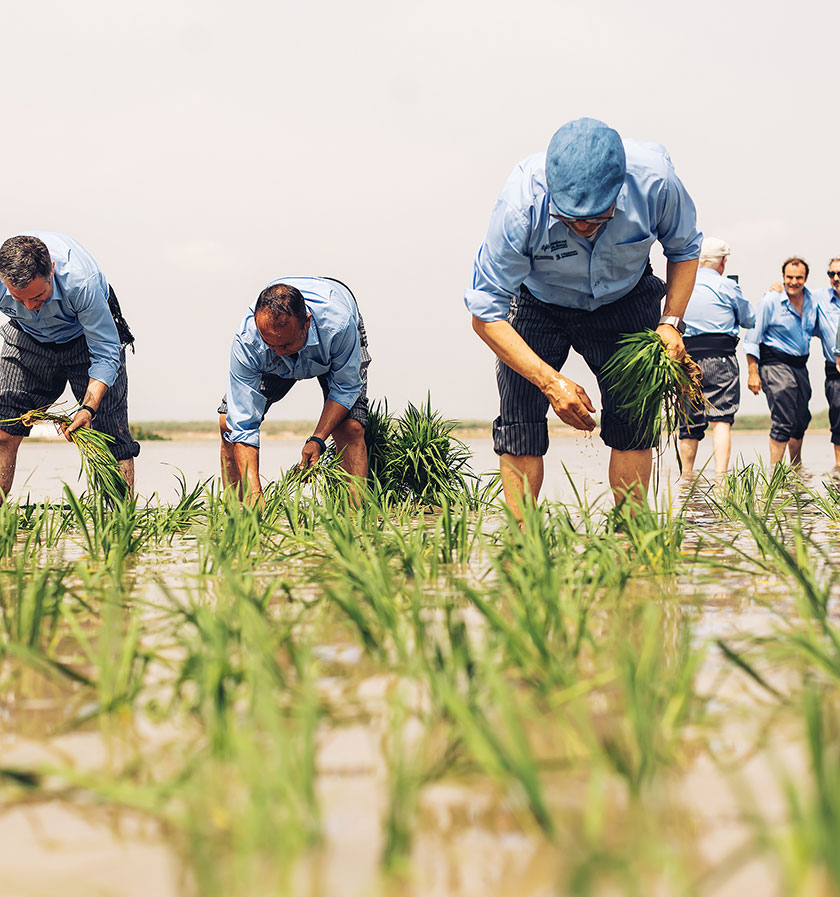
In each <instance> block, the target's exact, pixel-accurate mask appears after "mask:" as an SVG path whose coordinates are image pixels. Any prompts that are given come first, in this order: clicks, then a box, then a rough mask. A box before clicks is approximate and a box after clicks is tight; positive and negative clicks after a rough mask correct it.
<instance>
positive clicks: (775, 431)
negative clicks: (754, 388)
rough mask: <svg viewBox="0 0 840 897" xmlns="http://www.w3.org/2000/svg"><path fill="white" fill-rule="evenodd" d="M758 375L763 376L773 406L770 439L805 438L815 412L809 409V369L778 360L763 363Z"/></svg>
mask: <svg viewBox="0 0 840 897" xmlns="http://www.w3.org/2000/svg"><path fill="white" fill-rule="evenodd" d="M758 375H759V377H761V389H762V391H763V392H764V394H765V395H766V396H767V404H768V405H769V406H770V420H771V421H772V423H771V425H770V438H771V439H775V440H776V442H787V441H788V440H789V439H802V437H803V436H804V435H805V431H806V430H807V429H808V424H809V423H810V422H811V412H810V410H809V409H808V403H809V402H810V401H811V380H810V378H809V377H808V368H804V367H802V368H800V367H794V366H793V365H791V364H779V363H778V362H777V363H774V364H761V363H759V365H758Z"/></svg>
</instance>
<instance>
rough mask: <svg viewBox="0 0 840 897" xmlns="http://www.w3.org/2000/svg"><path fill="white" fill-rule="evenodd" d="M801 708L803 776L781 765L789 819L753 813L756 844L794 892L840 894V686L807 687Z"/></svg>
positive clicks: (784, 887) (797, 895)
mask: <svg viewBox="0 0 840 897" xmlns="http://www.w3.org/2000/svg"><path fill="white" fill-rule="evenodd" d="M799 710H800V712H801V715H802V722H803V724H804V729H805V751H806V754H807V758H808V769H807V773H806V775H805V781H803V780H802V776H801V775H795V774H793V773H792V772H791V771H790V770H789V768H788V767H787V766H786V765H783V764H781V763H779V764H777V766H778V783H779V785H780V787H781V791H782V793H783V795H784V803H785V810H786V812H785V819H784V822H783V824H782V825H780V824H779V821H778V819H776V818H773V819H768V818H766V815H765V814H763V813H761V812H760V811H757V810H754V811H752V812H750V813H749V814H748V815H749V818H750V820H751V822H752V825H753V828H754V830H755V834H756V841H757V846H758V848H759V849H760V850H762V851H764V852H765V853H766V854H767V855H768V856H769V857H770V858H771V860H772V861H774V862H775V863H776V864H777V865H778V867H779V869H780V872H781V877H782V884H781V892H782V893H784V894H789V895H791V897H813V895H826V897H829V895H833V894H838V893H840V852H838V850H837V844H838V843H840V712H838V691H837V689H836V688H832V689H830V690H826V689H820V688H816V687H814V686H811V687H808V688H807V689H806V691H805V693H804V695H803V698H802V701H801V704H800V706H799Z"/></svg>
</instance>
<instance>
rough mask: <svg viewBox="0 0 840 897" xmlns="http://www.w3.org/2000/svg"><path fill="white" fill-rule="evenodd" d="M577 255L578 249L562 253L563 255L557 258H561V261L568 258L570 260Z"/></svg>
mask: <svg viewBox="0 0 840 897" xmlns="http://www.w3.org/2000/svg"><path fill="white" fill-rule="evenodd" d="M577 254H578V251H577V249H572V250H570V251H569V252H561V253H560V254H559V255H558V256H557V258H559V259H567V258H569V256H571V255H577Z"/></svg>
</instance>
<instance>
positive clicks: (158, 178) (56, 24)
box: [0, 0, 840, 420]
mask: <svg viewBox="0 0 840 897" xmlns="http://www.w3.org/2000/svg"><path fill="white" fill-rule="evenodd" d="M837 34H840V4H838V3H837V2H836V0H835V2H807V0H806V2H802V3H799V4H796V5H792V4H790V3H782V2H779V0H775V2H774V0H770V2H764V3H761V4H758V3H756V2H754V0H753V2H749V3H748V2H746V0H730V2H729V3H728V4H726V5H721V6H718V7H716V8H712V7H710V6H709V5H705V7H704V6H703V5H701V4H691V5H690V6H689V5H688V4H678V3H675V2H673V0H670V2H665V0H640V2H638V3H628V2H625V0H601V2H598V3H594V2H592V3H580V2H577V3H571V2H566V0H562V2H547V0H524V2H523V0H520V2H519V3H515V4H514V3H509V2H508V3H502V2H499V0H461V2H458V0H455V2H452V0H448V2H442V0H427V2H424V3H422V4H419V3H403V2H374V0H358V2H353V3H349V2H337V0H325V2H320V3H315V2H311V3H293V2H273V3H268V2H250V0H244V2H243V0H240V2H237V3H219V2H216V0H201V2H195V0H186V2H178V0H174V2H172V0H169V2H162V0H143V2H134V0H129V2H113V0H111V2H101V0H72V2H67V0H62V2H57V0H55V2H39V0H34V2H27V3H26V4H23V3H19V4H14V5H11V4H7V5H6V7H4V16H3V37H4V48H3V53H2V57H0V67H2V76H3V82H4V84H5V91H4V95H3V98H2V118H3V122H4V126H5V140H4V144H3V158H4V160H5V177H4V178H3V182H2V183H3V188H2V196H3V203H2V209H0V221H2V226H0V231H1V232H2V235H3V236H4V237H5V236H8V235H11V234H14V233H20V232H26V231H27V230H30V229H35V228H42V229H48V230H58V231H64V232H65V233H68V234H70V235H71V236H73V237H74V238H76V239H77V240H79V241H80V242H81V243H82V244H84V245H85V246H86V247H87V248H88V249H90V250H91V251H92V252H93V254H94V255H95V256H96V257H97V258H98V260H99V262H100V264H101V265H102V268H103V270H104V271H105V273H106V276H107V277H108V279H109V281H110V282H111V283H112V285H113V286H114V288H115V290H116V291H117V293H118V295H119V297H120V300H121V303H122V306H123V310H124V312H125V316H126V318H127V319H128V321H129V323H130V324H131V325H132V327H133V329H134V331H135V334H136V336H137V354H136V356H134V357H131V356H130V360H129V377H130V416H131V418H132V419H134V420H149V419H202V418H211V417H214V416H215V408H216V405H217V404H218V400H219V397H220V395H221V393H222V392H223V391H224V388H225V380H226V375H227V360H228V354H229V350H230V342H231V338H232V335H233V333H234V331H235V329H236V326H237V324H238V322H239V320H240V319H241V317H242V314H243V313H244V311H245V309H246V307H247V305H248V304H249V302H251V301H252V300H253V299H254V298H255V297H256V295H257V294H258V292H259V291H260V289H261V288H262V287H263V286H264V285H265V284H266V283H267V282H268V281H270V280H273V279H275V278H277V277H279V276H281V275H283V274H297V275H304V274H327V275H330V276H333V277H337V278H339V279H341V280H343V281H345V282H346V283H347V284H349V286H350V287H351V288H352V289H353V291H354V292H355V294H356V297H357V299H358V301H359V305H360V307H361V309H362V313H363V314H364V317H365V321H366V323H367V327H368V332H369V336H370V342H371V354H372V356H373V363H372V365H371V368H370V390H369V394H370V396H371V397H372V398H379V397H382V396H386V395H387V397H388V399H389V403H390V405H391V407H392V408H400V407H402V406H403V405H404V404H405V402H406V401H409V400H411V401H414V402H420V401H422V400H423V399H424V398H425V395H426V392H427V390H431V394H432V400H433V402H434V404H435V405H436V406H437V407H439V408H440V409H441V410H442V411H443V412H444V413H445V414H447V415H449V416H453V417H461V418H485V419H489V418H492V417H494V416H495V415H496V413H497V407H498V396H497V392H496V387H495V379H494V374H493V357H492V355H491V354H490V352H489V350H488V349H487V348H486V347H484V346H483V344H481V343H480V342H479V340H478V338H477V337H476V336H475V335H474V334H473V332H472V330H471V327H470V318H469V314H468V313H467V311H466V309H465V307H464V305H463V291H464V287H465V285H466V284H467V283H468V281H469V277H470V271H471V265H472V260H473V256H474V254H475V251H476V249H477V247H478V245H479V243H480V242H481V240H482V238H483V236H484V232H485V230H486V227H487V222H488V219H489V215H490V210H491V208H492V205H493V202H494V200H495V198H496V196H497V194H498V192H499V190H500V189H501V187H502V184H503V183H504V181H505V179H506V178H507V176H508V174H509V173H510V171H511V170H512V168H513V167H514V165H515V164H516V162H517V161H518V160H520V159H521V158H523V157H524V156H526V155H528V154H530V153H532V152H535V151H538V150H542V149H544V148H545V147H546V145H547V144H548V141H549V139H550V137H551V135H552V134H553V132H554V131H555V130H556V129H557V128H558V127H559V126H560V125H561V124H563V122H565V121H568V120H569V119H573V118H578V117H580V116H583V115H589V116H593V117H596V118H601V119H603V120H605V121H606V122H607V123H608V124H610V125H611V126H613V127H615V128H617V129H618V130H619V131H620V132H621V133H622V134H623V135H624V136H626V137H635V138H640V139H645V140H653V141H656V142H659V143H662V144H664V145H665V146H666V147H667V149H668V151H669V153H670V155H671V158H672V159H673V161H674V164H675V166H676V170H677V173H678V174H679V175H680V177H681V178H682V179H683V181H684V183H685V184H686V186H687V188H688V190H689V192H690V193H691V195H692V196H693V198H694V200H695V203H696V205H697V209H698V217H699V223H700V227H701V229H702V230H703V231H704V232H705V233H706V234H708V235H713V236H719V237H722V238H724V239H726V240H727V242H729V244H730V245H731V247H732V250H733V254H732V256H731V258H730V262H729V268H728V271H731V272H733V273H739V274H740V275H741V285H742V287H743V289H744V292H745V294H746V295H747V296H748V297H749V298H751V299H753V300H756V299H758V298H759V297H760V295H761V293H762V292H763V291H764V289H765V288H766V287H767V285H769V283H770V282H772V281H773V280H776V279H777V278H778V276H779V273H780V272H779V264H780V262H781V261H782V260H783V259H784V258H785V257H786V256H788V255H791V254H794V253H796V254H800V255H802V256H804V258H805V259H806V260H808V262H809V263H810V265H811V268H812V274H811V278H810V281H809V286H811V287H823V286H825V285H826V284H827V279H826V276H825V270H826V261H827V260H828V258H829V257H830V256H832V255H838V254H840V228H838V227H837V225H836V223H835V220H836V209H837V206H838V201H840V191H838V186H837V184H838V179H837V178H836V177H835V170H836V167H837V147H838V137H840V125H838V115H837V104H836V103H834V102H832V101H833V98H834V90H833V89H832V87H831V85H832V84H836V82H837V64H838V63H837V59H836V58H835V56H836V55H837V54H836V47H837V45H838V44H837V39H836V35H837ZM832 51H834V56H833V55H832ZM654 266H655V268H656V269H657V273H659V274H660V275H664V264H663V263H662V260H661V256H659V257H658V259H654ZM742 358H743V356H742ZM744 367H745V365H744ZM811 368H812V376H811V380H812V385H813V388H814V401H813V404H812V407H813V409H814V410H816V409H818V408H821V407H824V406H825V400H824V397H823V391H822V390H823V375H822V357H821V352H820V349H819V345H818V343H817V342H816V341H814V342H813V343H812V364H811ZM564 373H566V374H567V375H568V376H571V377H572V378H573V379H577V380H578V382H581V383H583V384H584V386H585V387H586V388H587V389H588V390H589V391H590V395H592V396H593V398H595V399H596V401H595V404H596V407H598V408H600V402H599V401H598V400H597V398H596V395H597V393H596V390H595V389H594V378H593V377H592V376H591V375H590V374H589V373H588V371H587V370H586V368H585V365H584V364H583V362H582V360H581V359H580V358H578V357H577V356H573V357H572V358H570V361H569V363H568V364H567V366H566V368H565V369H564ZM743 392H744V395H743V396H742V411H743V412H745V413H761V412H764V411H766V402H765V399H764V397H763V396H762V397H760V398H758V399H756V398H753V397H752V396H751V395H750V394H749V393H746V390H744V391H743ZM320 404H321V398H320V391H319V390H318V388H317V386H316V385H315V384H314V383H307V384H301V385H299V386H297V387H296V388H295V390H293V392H292V393H291V394H290V395H289V396H288V397H287V399H285V400H284V401H283V403H282V406H278V407H276V408H275V409H273V411H272V412H271V415H272V418H274V419H280V418H288V419H297V418H315V417H317V416H318V412H319V409H320Z"/></svg>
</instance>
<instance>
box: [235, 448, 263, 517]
mask: <svg viewBox="0 0 840 897" xmlns="http://www.w3.org/2000/svg"><path fill="white" fill-rule="evenodd" d="M233 459H234V461H235V462H236V469H237V470H238V471H239V482H240V484H242V483H245V484H246V490H245V491H247V492H248V493H250V498H251V503H252V504H253V503H255V502H259V501H261V500H262V485H261V483H260V450H259V449H258V448H257V447H256V446H254V445H248V443H247V442H234V443H233ZM240 488H241V486H240ZM243 497H244V496H243Z"/></svg>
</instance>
